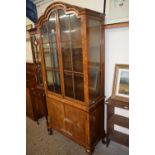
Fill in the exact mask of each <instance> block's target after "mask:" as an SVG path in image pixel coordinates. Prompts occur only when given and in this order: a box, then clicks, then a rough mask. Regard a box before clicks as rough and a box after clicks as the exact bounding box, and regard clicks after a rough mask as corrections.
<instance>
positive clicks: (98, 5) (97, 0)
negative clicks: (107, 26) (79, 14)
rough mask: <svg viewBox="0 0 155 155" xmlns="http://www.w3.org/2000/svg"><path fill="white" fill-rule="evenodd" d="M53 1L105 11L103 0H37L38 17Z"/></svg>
mask: <svg viewBox="0 0 155 155" xmlns="http://www.w3.org/2000/svg"><path fill="white" fill-rule="evenodd" d="M53 1H54V2H55V1H61V2H65V3H68V4H72V5H76V6H80V7H83V8H88V9H91V10H95V11H98V12H101V13H103V0H84V1H81V0H44V1H43V2H40V3H37V0H36V6H37V12H38V17H40V16H41V15H43V13H44V11H45V9H46V8H47V6H48V5H49V4H51V3H52V2H53Z"/></svg>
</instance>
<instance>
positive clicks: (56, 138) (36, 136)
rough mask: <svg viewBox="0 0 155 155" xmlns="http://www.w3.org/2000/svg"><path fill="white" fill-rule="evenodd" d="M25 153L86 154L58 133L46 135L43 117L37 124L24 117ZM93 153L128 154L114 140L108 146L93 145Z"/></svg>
mask: <svg viewBox="0 0 155 155" xmlns="http://www.w3.org/2000/svg"><path fill="white" fill-rule="evenodd" d="M26 152H27V153H26V155H87V153H86V152H85V149H84V148H83V147H82V146H80V145H78V144H77V143H75V142H73V141H72V140H70V139H68V138H67V137H65V136H63V135H62V134H60V133H58V132H57V131H54V132H53V135H48V133H47V128H46V121H45V119H44V118H43V119H41V120H39V125H37V123H36V122H34V121H32V120H31V119H30V118H28V117H27V118H26ZM93 155H129V149H128V148H127V147H125V146H123V145H120V144H117V143H115V142H112V141H111V142H110V144H109V147H108V148H107V147H106V146H105V145H103V144H102V143H101V141H100V142H99V143H98V144H97V146H96V147H95V151H94V153H93Z"/></svg>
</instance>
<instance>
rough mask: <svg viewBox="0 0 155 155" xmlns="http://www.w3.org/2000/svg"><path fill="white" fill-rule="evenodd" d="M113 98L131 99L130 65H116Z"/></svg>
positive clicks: (126, 100)
mask: <svg viewBox="0 0 155 155" xmlns="http://www.w3.org/2000/svg"><path fill="white" fill-rule="evenodd" d="M112 98H113V99H118V100H120V101H125V102H128V101H129V65H122V64H116V65H115V73H114V82H113V92H112Z"/></svg>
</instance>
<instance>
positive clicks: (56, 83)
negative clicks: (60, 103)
mask: <svg viewBox="0 0 155 155" xmlns="http://www.w3.org/2000/svg"><path fill="white" fill-rule="evenodd" d="M53 74H54V89H55V90H54V92H56V93H59V94H60V93H61V86H60V74H59V72H57V71H53Z"/></svg>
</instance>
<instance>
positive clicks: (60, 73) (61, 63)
mask: <svg viewBox="0 0 155 155" xmlns="http://www.w3.org/2000/svg"><path fill="white" fill-rule="evenodd" d="M41 36H42V49H43V56H44V68H45V74H46V75H45V79H46V88H47V92H52V93H56V94H60V95H61V96H63V97H64V98H65V97H66V98H67V99H69V98H70V99H73V100H79V101H82V102H84V73H83V51H82V35H81V21H80V18H78V17H77V16H76V15H75V14H74V13H70V14H66V13H65V12H64V11H63V10H62V9H55V10H54V11H53V12H51V14H50V16H49V18H48V20H46V21H45V22H44V23H43V24H42V27H41Z"/></svg>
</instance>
